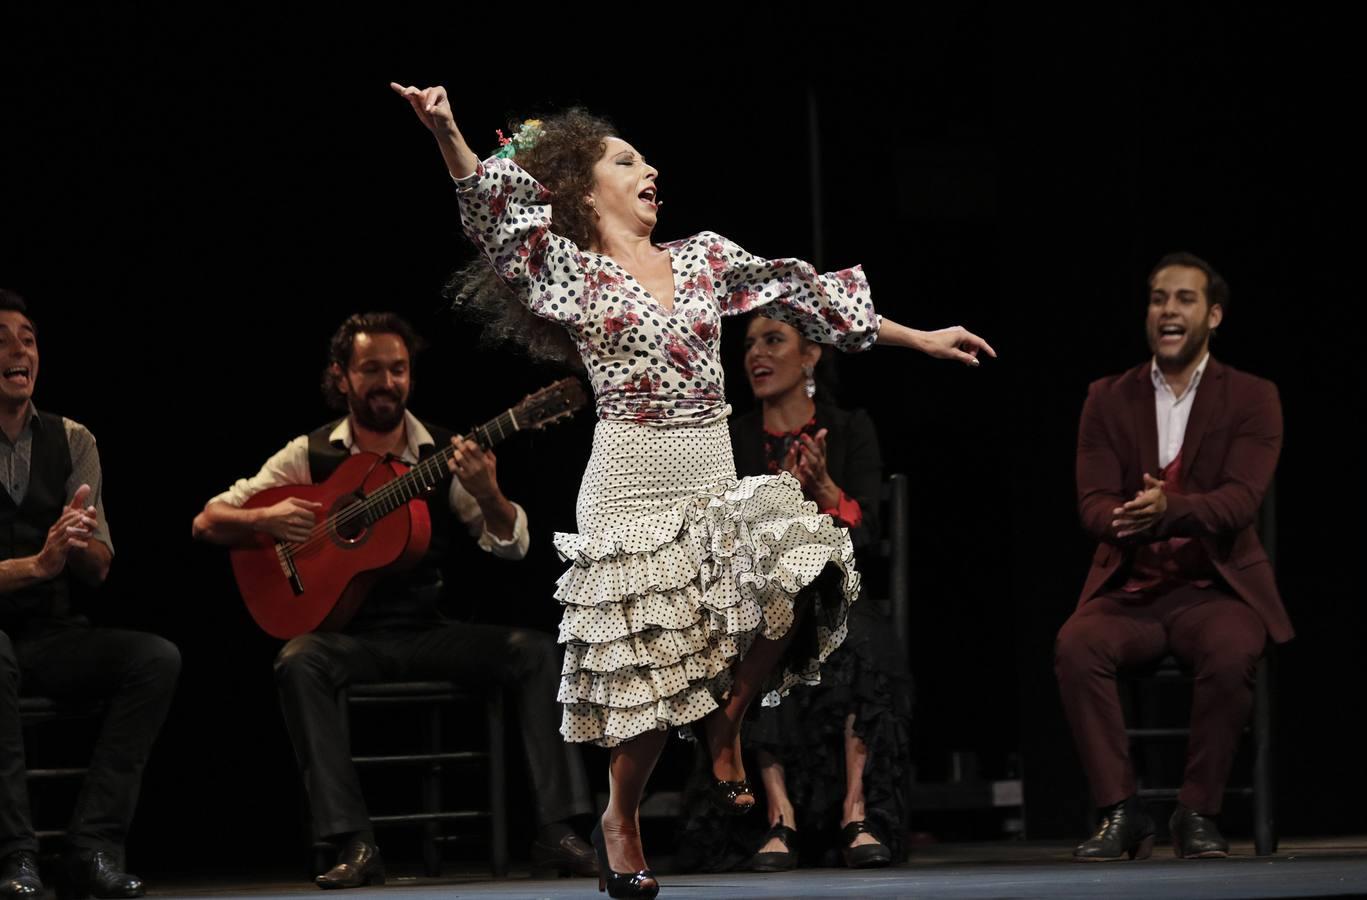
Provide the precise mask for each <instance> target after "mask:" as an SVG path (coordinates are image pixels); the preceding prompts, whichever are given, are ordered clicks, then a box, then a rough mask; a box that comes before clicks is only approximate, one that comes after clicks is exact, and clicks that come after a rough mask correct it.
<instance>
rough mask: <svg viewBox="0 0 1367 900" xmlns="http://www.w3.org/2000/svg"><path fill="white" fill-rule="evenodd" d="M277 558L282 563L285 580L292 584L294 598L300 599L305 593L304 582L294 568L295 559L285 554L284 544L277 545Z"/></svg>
mask: <svg viewBox="0 0 1367 900" xmlns="http://www.w3.org/2000/svg"><path fill="white" fill-rule="evenodd" d="M275 558H276V559H278V560H279V561H280V570H281V571H282V572H283V573H284V575H285V580H286V581H288V582H289V583H290V588H291V589H292V590H293V591H294V596H296V597H298V596H299V595H300V594H302V593H304V582H303V581H302V580H301V579H300V578H299V570H298V569H296V568H295V567H294V557H292V556H290V555H289V554H288V553H286V552H285V545H284V544H276V545H275Z"/></svg>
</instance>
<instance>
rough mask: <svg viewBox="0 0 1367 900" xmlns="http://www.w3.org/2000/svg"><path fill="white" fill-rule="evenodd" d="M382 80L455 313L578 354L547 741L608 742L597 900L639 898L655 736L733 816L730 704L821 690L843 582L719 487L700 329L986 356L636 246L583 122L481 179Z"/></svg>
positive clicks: (452, 130) (760, 508)
mask: <svg viewBox="0 0 1367 900" xmlns="http://www.w3.org/2000/svg"><path fill="white" fill-rule="evenodd" d="M392 87H393V89H394V90H395V91H396V92H397V93H398V94H400V95H401V96H402V97H403V98H404V99H406V100H407V101H408V102H409V104H410V105H411V106H412V108H413V111H414V113H416V114H417V117H418V119H419V120H420V121H421V122H422V124H423V125H425V126H426V127H427V128H428V130H430V131H431V132H432V134H433V136H434V137H435V138H436V141H437V146H438V148H439V149H440V150H441V154H442V157H443V159H444V160H445V162H446V167H447V169H448V170H449V171H450V174H451V176H452V177H453V178H454V179H455V185H456V190H457V193H458V195H459V200H460V217H461V224H462V226H463V228H464V231H465V233H466V235H467V236H468V237H469V238H470V239H471V240H472V241H474V243H475V244H476V246H478V247H479V249H480V250H481V251H482V255H483V257H484V259H483V260H479V261H477V262H476V264H475V265H474V266H471V267H467V268H466V269H465V270H463V271H462V272H461V273H459V274H458V275H457V280H456V284H455V287H456V289H457V290H458V292H459V293H460V296H461V300H462V301H463V303H464V304H466V305H468V306H470V307H472V308H473V309H475V310H477V311H480V310H482V311H484V312H485V313H486V314H487V315H489V316H491V317H492V319H493V321H492V322H491V323H490V328H491V329H492V330H493V333H494V335H495V336H498V335H503V336H508V337H512V338H515V339H516V340H518V341H519V342H521V343H522V344H523V345H524V346H526V347H527V348H528V349H529V350H530V351H531V352H532V353H533V354H534V355H538V356H542V357H549V358H559V359H563V360H572V359H574V358H575V357H576V356H577V357H578V358H580V359H582V361H583V365H584V366H585V368H586V369H587V370H588V375H589V379H590V381H591V383H592V385H593V390H594V394H595V396H596V400H597V409H598V420H599V421H598V423H597V425H596V427H595V430H594V439H593V451H592V454H591V456H590V459H589V463H588V468H587V470H586V471H585V472H584V477H583V481H582V483H581V485H580V489H579V498H578V502H577V505H576V514H577V518H578V527H579V533H578V534H557V535H556V536H555V546H556V549H557V550H558V551H559V553H560V555H561V556H562V557H563V558H564V559H566V560H568V561H570V562H572V563H573V565H571V567H570V569H569V570H568V571H567V572H566V573H565V574H564V575H563V576H562V577H561V578H560V580H559V582H558V585H557V589H556V592H555V597H556V599H557V600H558V601H559V602H560V603H561V604H562V605H563V607H564V617H563V619H562V620H561V625H560V640H561V642H562V643H564V644H565V645H566V649H565V661H564V666H563V669H562V674H561V680H560V690H559V698H558V699H559V700H560V702H561V703H562V704H563V707H564V713H563V719H562V723H561V728H560V731H561V734H562V735H563V736H564V737H565V739H566V740H568V741H591V742H593V743H595V744H598V745H599V746H602V747H608V748H611V753H610V758H609V769H608V776H609V784H610V792H609V799H608V806H607V809H606V810H605V811H604V812H603V815H602V818H601V821H600V823H599V825H598V827H597V828H596V829H595V830H594V833H593V843H594V846H595V848H596V850H597V853H598V857H599V861H600V864H601V871H602V874H601V875H600V881H599V889H600V890H602V889H603V888H604V887H605V886H606V888H607V889H608V890H609V893H610V894H611V896H612V897H617V898H620V897H654V896H655V895H656V894H657V893H658V892H659V889H660V885H659V882H658V880H656V878H655V876H654V875H653V874H652V873H651V871H650V868H649V866H648V865H647V864H646V860H645V854H644V851H643V849H642V847H641V838H640V825H639V821H638V809H639V806H640V801H641V796H642V793H643V791H644V789H645V785H646V781H647V779H648V778H649V777H650V773H651V770H652V769H653V768H654V766H655V762H656V760H657V759H658V758H659V755H660V751H661V750H662V749H663V747H664V742H665V739H666V737H667V735H668V731H669V729H670V728H674V727H683V726H689V725H692V724H693V723H701V725H702V730H703V733H704V736H705V740H706V746H707V748H708V751H709V754H710V756H711V760H712V773H713V776H714V778H715V779H716V780H715V782H714V784H713V788H712V793H713V800H714V802H715V803H716V804H717V805H718V806H719V807H721V808H723V809H724V810H726V811H730V812H735V813H744V812H746V811H748V810H749V809H751V808H752V807H753V806H754V804H755V796H754V794H753V792H752V791H751V788H750V785H749V784H748V783H747V782H746V780H745V772H744V769H743V767H742V763H741V752H740V724H741V720H742V718H743V717H744V715H745V711H746V709H747V707H749V705H750V703H751V702H752V701H753V700H754V699H755V698H756V697H757V696H761V695H763V696H764V702H765V703H766V704H769V705H772V704H776V703H778V702H779V699H780V698H781V696H782V695H783V694H784V693H786V692H787V691H788V689H789V688H791V687H792V686H794V685H796V684H798V683H808V684H815V683H817V682H818V681H819V680H820V664H821V661H822V660H824V659H825V658H826V657H827V656H828V655H829V654H830V652H831V651H832V650H833V649H835V648H836V647H837V646H839V645H840V642H841V641H842V640H843V638H844V636H845V612H846V610H847V608H848V605H849V604H850V603H851V602H852V601H853V600H854V599H855V597H856V596H857V594H858V587H859V576H858V573H857V572H856V571H855V567H854V552H853V550H852V548H851V544H850V538H849V534H848V532H847V531H846V530H845V529H843V528H840V527H838V526H836V525H835V524H834V523H833V522H832V520H831V518H830V517H829V516H826V515H822V514H820V513H818V512H817V511H816V505H815V504H814V503H811V502H809V501H807V500H806V499H805V498H804V497H803V494H802V488H801V486H800V485H799V484H798V482H797V480H796V479H794V478H793V477H792V476H791V475H789V474H787V473H785V474H782V475H778V476H773V475H765V476H758V477H747V478H743V479H737V478H736V469H735V465H734V463H733V461H732V456H731V443H730V437H729V434H728V430H727V425H726V417H727V415H728V414H729V412H730V407H729V406H728V405H727V403H726V398H725V395H724V393H723V389H722V367H721V359H720V336H721V317H722V316H730V315H737V314H740V313H745V312H749V311H751V310H754V309H757V308H760V307H764V310H765V313H766V314H767V315H769V316H771V317H773V318H776V319H779V320H781V321H784V322H787V323H789V324H791V325H792V326H793V327H794V328H797V329H798V330H799V331H800V332H801V333H802V334H804V335H805V336H807V337H808V338H810V339H812V340H816V341H821V342H824V343H828V344H834V345H835V346H836V347H838V348H840V349H843V350H849V351H857V350H864V349H867V348H868V347H871V346H872V345H873V344H874V343H875V342H876V343H882V344H889V345H892V346H899V347H909V348H912V349H915V350H920V351H922V352H924V353H927V354H929V355H931V356H934V357H938V358H942V359H951V360H958V361H960V362H962V363H966V364H968V365H977V364H978V354H979V352H985V353H987V354H988V355H991V356H995V355H996V354H995V353H994V352H993V350H992V348H991V347H990V346H988V344H987V342H986V341H984V340H982V339H981V338H979V337H978V336H976V335H974V334H972V333H970V332H968V331H966V330H965V329H963V328H960V327H953V328H945V329H941V330H939V331H931V332H925V331H917V330H915V329H911V328H907V327H904V326H902V325H898V324H897V323H895V322H892V321H891V320H889V319H887V318H883V317H881V316H878V315H876V314H875V313H874V310H873V303H872V301H871V300H870V297H869V287H868V282H867V281H866V280H865V277H864V273H863V271H862V270H861V269H860V268H859V267H857V266H856V267H854V268H852V269H845V270H842V271H839V272H835V273H832V274H828V275H822V274H819V273H817V272H816V270H815V269H814V268H813V267H812V266H811V265H810V264H809V263H805V262H802V261H800V260H796V259H773V260H766V259H760V258H758V257H755V256H752V255H750V254H749V253H747V252H745V250H743V249H741V248H740V247H739V246H737V245H736V244H735V243H733V242H731V241H729V240H727V239H726V238H724V237H722V236H720V235H718V234H715V233H713V232H710V231H704V232H701V233H699V234H696V235H694V236H693V237H689V238H685V239H683V240H678V241H671V242H669V243H655V242H654V241H653V240H652V238H651V234H652V232H653V231H654V228H655V222H656V217H657V213H658V210H659V195H658V191H657V189H656V178H657V176H658V174H659V173H658V172H657V171H656V169H655V168H654V167H652V166H650V165H649V164H648V163H647V162H646V161H645V159H644V158H643V157H642V156H641V154H640V153H638V152H637V151H636V149H635V148H634V147H632V146H631V144H629V143H627V142H626V141H625V140H623V139H622V138H620V137H618V136H617V133H616V130H615V129H614V128H613V127H612V126H611V124H609V123H608V122H607V121H605V120H603V119H600V118H597V117H595V116H593V115H590V114H589V113H587V112H585V111H583V110H569V111H567V112H564V113H561V114H559V115H557V116H554V117H552V118H548V119H546V120H545V121H534V122H528V123H525V124H524V125H523V126H522V127H521V128H520V129H519V130H518V132H517V133H516V135H515V136H514V137H512V138H509V139H505V140H504V146H503V149H502V150H501V151H500V152H499V153H498V154H496V155H495V156H493V157H491V158H489V159H487V160H485V161H483V162H481V161H480V159H479V157H478V156H476V155H475V153H474V152H473V151H472V150H471V149H470V147H469V145H468V144H467V143H466V141H465V138H464V137H463V136H462V135H461V132H460V130H459V129H458V128H457V127H456V121H455V118H454V116H453V114H452V110H451V105H450V102H449V100H448V97H447V93H446V90H445V89H444V88H442V87H440V86H437V87H429V88H424V89H419V88H416V87H404V86H401V85H397V84H394V85H392ZM514 158H515V159H516V161H514ZM552 210H553V211H554V212H552ZM828 567H830V570H829V571H828Z"/></svg>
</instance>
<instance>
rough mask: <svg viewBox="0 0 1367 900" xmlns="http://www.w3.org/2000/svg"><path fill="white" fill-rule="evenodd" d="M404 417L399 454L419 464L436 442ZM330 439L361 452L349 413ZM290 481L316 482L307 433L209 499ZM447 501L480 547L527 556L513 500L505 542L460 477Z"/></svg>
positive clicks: (238, 499)
mask: <svg viewBox="0 0 1367 900" xmlns="http://www.w3.org/2000/svg"><path fill="white" fill-rule="evenodd" d="M403 416H404V423H405V426H406V428H407V432H406V433H407V435H408V446H406V447H405V448H404V451H403V453H401V454H399V460H400V461H401V462H404V463H407V464H408V465H410V466H411V465H415V464H417V462H418V460H419V458H420V452H421V448H422V447H424V446H432V447H435V446H436V441H435V440H434V439H433V438H432V433H431V432H430V431H428V430H427V428H426V427H425V426H424V425H423V424H422V422H419V421H418V417H417V416H415V415H413V414H412V413H411V412H408V411H407V410H405V411H404V414H403ZM328 440H329V441H331V442H332V444H333V446H336V447H341V448H345V449H347V450H349V451H351V452H352V453H353V454H354V453H359V452H361V451H360V450H359V449H358V448H357V447H356V445H355V444H354V443H353V442H352V439H351V417H350V416H348V417H347V418H345V419H343V420H342V421H341V422H340V423H339V424H338V425H337V427H336V428H334V429H332V433H331V434H329V435H328ZM290 484H313V476H312V475H311V474H310V472H309V436H308V435H307V434H301V435H300V436H299V437H297V438H295V439H294V440H292V441H290V442H289V443H288V444H286V445H285V446H284V448H283V449H281V450H280V451H279V452H277V453H276V454H275V455H273V456H272V457H271V458H270V459H268V460H266V463H265V465H263V466H262V467H261V471H259V472H257V473H256V474H255V475H253V476H252V477H251V478H239V479H238V480H237V481H236V482H235V483H234V484H233V486H232V487H230V488H228V489H227V490H226V491H224V492H223V493H221V494H219V495H218V496H217V497H214V498H213V499H212V500H210V501H209V502H210V503H226V504H228V505H229V506H237V507H240V506H242V504H244V503H246V502H247V500H248V498H250V497H252V496H253V495H254V494H257V493H259V492H260V491H264V490H265V489H266V488H273V487H282V486H285V485H290ZM448 502H449V503H450V505H451V512H453V513H455V514H456V517H457V518H459V519H460V520H461V522H463V523H464V524H465V527H466V528H467V529H469V531H470V536H471V537H477V538H478V539H479V546H480V547H481V548H483V549H484V550H486V551H488V552H490V553H493V554H494V555H495V556H501V557H503V558H504V559H522V557H524V556H526V555H527V547H528V545H529V544H530V543H531V541H530V539H529V538H528V536H527V513H526V511H524V510H523V509H522V505H521V504H518V503H513V508H514V509H515V510H517V522H516V523H515V524H514V525H513V536H512V537H511V538H509V539H508V540H506V541H505V540H503V539H501V538H499V537H498V536H497V535H494V534H491V533H490V532H489V530H488V529H487V528H485V527H484V513H483V512H481V511H480V508H479V503H477V502H476V501H475V498H474V497H472V496H470V492H469V491H467V490H466V489H465V488H464V487H462V486H461V483H460V479H458V478H452V479H451V494H450V498H449V501H448ZM510 502H511V501H510Z"/></svg>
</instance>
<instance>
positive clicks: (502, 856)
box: [487, 690, 508, 878]
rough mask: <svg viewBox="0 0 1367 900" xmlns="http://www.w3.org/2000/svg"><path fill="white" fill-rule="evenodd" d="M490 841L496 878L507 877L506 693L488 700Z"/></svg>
mask: <svg viewBox="0 0 1367 900" xmlns="http://www.w3.org/2000/svg"><path fill="white" fill-rule="evenodd" d="M487 714H488V725H489V829H490V835H489V840H490V844H491V845H492V850H493V853H492V857H493V860H492V865H493V873H494V877H495V878H503V877H504V876H506V875H507V874H508V808H507V796H506V793H505V784H504V782H505V778H506V774H505V772H504V758H503V691H502V690H498V691H495V692H494V694H493V695H492V696H490V698H489V704H488V713H487Z"/></svg>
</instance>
